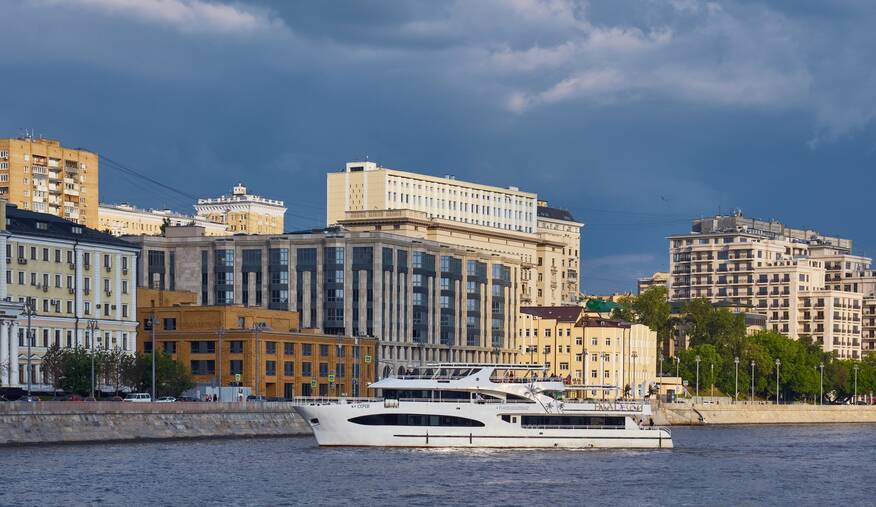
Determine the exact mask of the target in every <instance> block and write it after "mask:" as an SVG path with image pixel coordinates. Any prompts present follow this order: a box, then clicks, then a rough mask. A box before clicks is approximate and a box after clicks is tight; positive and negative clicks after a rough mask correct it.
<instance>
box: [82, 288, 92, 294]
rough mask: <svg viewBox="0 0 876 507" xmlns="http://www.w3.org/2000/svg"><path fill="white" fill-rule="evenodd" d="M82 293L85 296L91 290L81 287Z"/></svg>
mask: <svg viewBox="0 0 876 507" xmlns="http://www.w3.org/2000/svg"><path fill="white" fill-rule="evenodd" d="M82 293H83V294H85V295H86V296H87V295H89V294H90V293H91V291H90V290H88V289H82Z"/></svg>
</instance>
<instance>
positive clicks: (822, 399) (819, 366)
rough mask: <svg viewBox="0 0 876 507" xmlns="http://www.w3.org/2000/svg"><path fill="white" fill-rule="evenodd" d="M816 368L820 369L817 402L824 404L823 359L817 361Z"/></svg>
mask: <svg viewBox="0 0 876 507" xmlns="http://www.w3.org/2000/svg"><path fill="white" fill-rule="evenodd" d="M818 368H819V369H820V370H821V389H820V392H819V395H818V396H819V398H818V404H819V405H824V361H822V362H820V363H818Z"/></svg>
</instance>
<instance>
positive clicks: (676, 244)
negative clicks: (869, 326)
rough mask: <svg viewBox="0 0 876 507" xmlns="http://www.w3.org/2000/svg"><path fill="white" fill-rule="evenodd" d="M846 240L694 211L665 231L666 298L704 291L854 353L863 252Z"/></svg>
mask: <svg viewBox="0 0 876 507" xmlns="http://www.w3.org/2000/svg"><path fill="white" fill-rule="evenodd" d="M851 249H852V242H851V240H848V239H844V238H839V237H832V236H825V235H822V234H819V233H818V232H816V231H812V230H808V229H793V228H789V227H786V226H785V225H783V224H781V223H779V222H776V221H763V220H756V219H751V218H747V217H744V216H742V215H741V214H740V213H736V214H734V215H729V216H715V217H710V218H703V219H697V220H694V221H693V226H692V228H691V232H690V233H689V234H682V235H674V236H670V237H669V257H670V258H669V265H670V280H669V296H670V301H673V302H683V301H688V300H691V299H695V298H706V299H708V300H710V301H712V302H721V303H724V304H729V305H734V306H737V307H741V308H752V309H753V310H752V311H755V312H758V313H761V314H763V315H765V316H766V317H767V324H766V327H767V329H771V330H775V331H779V332H781V333H784V334H786V335H787V336H789V337H791V338H794V339H797V338H799V337H800V336H802V335H807V336H811V337H812V339H813V340H814V341H815V342H817V343H819V344H821V345H822V348H823V349H824V350H825V351H826V352H836V354H837V355H838V356H839V357H841V358H852V359H857V358H860V357H861V339H862V315H861V311H862V307H863V297H864V294H863V291H864V284H863V281H862V280H860V279H859V274H860V273H862V272H863V271H864V270H867V269H869V265H870V259H869V258H866V257H861V256H856V255H852V253H851Z"/></svg>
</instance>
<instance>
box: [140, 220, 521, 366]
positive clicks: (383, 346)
mask: <svg viewBox="0 0 876 507" xmlns="http://www.w3.org/2000/svg"><path fill="white" fill-rule="evenodd" d="M126 239H127V240H128V241H130V242H131V244H132V245H136V246H137V248H139V249H140V251H141V255H140V271H139V280H138V282H139V285H140V286H141V287H148V288H159V289H169V290H187V291H193V292H196V293H197V294H198V295H199V299H198V303H199V304H202V305H230V304H240V305H244V306H254V307H262V308H268V309H279V310H291V311H297V312H300V313H301V326H302V327H303V328H313V329H317V330H318V331H319V332H321V333H324V334H329V335H343V336H366V337H374V338H377V339H378V340H379V352H378V356H379V358H380V361H381V363H382V364H384V365H386V366H387V367H388V368H392V369H393V370H394V371H397V369H398V368H399V367H409V366H418V365H420V364H422V363H423V362H426V361H469V362H482V361H512V360H513V357H514V353H515V352H516V351H515V341H514V339H515V336H516V325H517V309H518V306H519V300H518V298H517V294H518V284H519V283H520V263H519V261H518V260H517V259H515V258H513V257H503V256H500V255H493V254H490V253H487V252H481V251H478V250H473V249H465V248H459V247H454V246H449V245H446V244H439V243H436V242H433V241H427V240H421V239H416V238H411V237H406V236H402V235H398V234H391V233H387V232H352V231H347V230H343V229H341V228H338V227H334V228H328V229H325V230H315V231H307V232H302V233H289V234H283V235H235V236H231V237H206V236H203V232H202V231H201V230H200V229H199V228H196V227H193V228H170V229H168V230H167V232H166V235H165V236H164V237H154V236H139V237H128V238H126ZM384 373H386V372H384Z"/></svg>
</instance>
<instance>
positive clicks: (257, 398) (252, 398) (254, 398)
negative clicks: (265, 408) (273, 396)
mask: <svg viewBox="0 0 876 507" xmlns="http://www.w3.org/2000/svg"><path fill="white" fill-rule="evenodd" d="M246 401H267V399H265V397H264V396H261V395H259V396H256V395H254V394H250V395H249V396H247V397H246Z"/></svg>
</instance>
